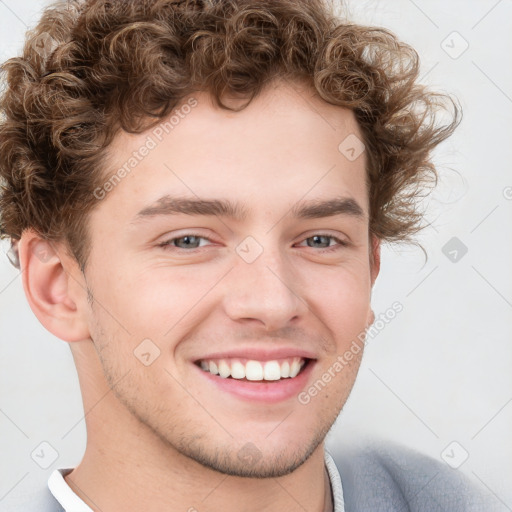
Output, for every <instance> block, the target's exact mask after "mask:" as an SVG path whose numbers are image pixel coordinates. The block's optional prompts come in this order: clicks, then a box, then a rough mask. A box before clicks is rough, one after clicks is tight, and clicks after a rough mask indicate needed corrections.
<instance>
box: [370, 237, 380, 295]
mask: <svg viewBox="0 0 512 512" xmlns="http://www.w3.org/2000/svg"><path fill="white" fill-rule="evenodd" d="M370 237H371V240H370V246H371V247H370V250H371V253H370V277H371V282H372V288H373V285H374V284H375V280H376V279H377V276H378V275H379V271H380V239H379V238H377V236H376V235H373V234H372V235H370Z"/></svg>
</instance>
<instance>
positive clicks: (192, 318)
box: [85, 84, 376, 477]
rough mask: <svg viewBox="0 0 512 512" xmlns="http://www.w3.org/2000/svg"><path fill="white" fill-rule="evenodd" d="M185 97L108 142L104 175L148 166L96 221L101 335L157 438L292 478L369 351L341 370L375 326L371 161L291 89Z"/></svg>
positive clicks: (100, 344)
mask: <svg viewBox="0 0 512 512" xmlns="http://www.w3.org/2000/svg"><path fill="white" fill-rule="evenodd" d="M186 103H187V102H184V104H186ZM188 105H189V106H190V108H188V107H183V108H181V109H179V108H178V114H179V115H177V116H175V117H174V119H171V118H169V119H168V120H167V121H169V123H168V124H167V125H165V127H164V128H163V127H162V126H163V125H161V126H160V127H156V128H151V129H150V130H148V131H147V132H145V133H142V134H138V135H133V134H127V133H124V132H123V133H121V134H119V135H118V136H117V138H116V139H115V141H114V143H113V145H112V146H111V147H110V153H109V155H110V156H109V159H108V172H106V177H107V178H109V177H111V176H112V174H114V173H115V172H116V171H117V170H118V169H120V168H123V165H125V164H126V163H127V162H130V160H129V159H130V158H136V160H137V162H136V163H135V160H132V161H131V164H130V163H129V164H128V165H125V170H126V169H130V171H129V172H126V173H123V172H120V173H119V174H120V175H121V177H122V179H120V180H116V181H115V182H114V181H113V180H111V182H110V185H107V186H106V187H104V188H103V189H102V191H97V195H98V197H100V198H101V199H99V200H98V205H97V207H96V208H95V210H94V211H93V213H92V214H91V216H90V223H89V229H90V232H91V239H92V250H91V253H90V258H89V260H88V265H87V268H86V273H85V276H86V279H87V287H88V291H89V296H90V298H91V299H93V300H91V304H90V310H89V311H88V312H87V322H88V325H89V330H90V336H91V339H92V341H93V343H94V346H95V349H96V351H97V353H98V356H99V358H100V360H101V365H102V367H103V371H104V374H105V377H106V379H107V381H108V382H109V385H110V386H111V387H112V389H113V392H114V395H115V397H116V399H117V400H118V401H119V403H120V404H121V405H122V407H123V408H126V409H127V410H128V411H129V412H130V414H132V415H133V416H134V417H135V418H137V420H139V421H140V422H141V424H142V425H144V428H147V429H148V430H149V431H150V432H151V433H153V434H154V435H155V438H158V439H159V442H162V441H163V442H164V443H165V445H166V446H167V447H168V448H169V449H171V450H176V451H178V452H179V453H181V454H182V455H185V456H186V457H189V458H190V459H193V460H195V461H196V462H199V463H201V464H202V465H204V466H207V467H210V468H213V469H215V470H217V471H221V472H223V473H227V474H231V475H238V476H259V477H262V476H279V475H284V474H287V473H289V472H291V471H293V470H294V469H295V468H297V467H298V466H299V465H300V464H302V463H303V462H304V461H305V460H306V459H307V458H308V457H309V456H310V455H311V454H312V453H313V452H314V450H315V449H316V448H317V447H319V445H320V444H321V443H322V441H323V439H324V437H325V435H326V433H327V431H328V430H329V428H330V427H331V426H332V424H333V422H334V421H335V419H336V417H337V415H338V413H339V412H340V410H341V408H342V407H343V405H344V403H345V401H346V399H347V397H348V395H349V393H350V390H351V388H352V385H353V383H354V380H355V377H356V374H357V370H358V368H359V364H360V359H361V355H362V352H363V351H362V350H361V348H360V345H361V343H360V342H359V350H358V351H357V353H356V351H355V350H352V352H353V357H352V358H351V359H350V360H349V361H346V360H345V362H344V363H343V364H342V365H341V366H342V368H341V369H340V368H339V366H336V365H335V363H336V361H338V362H339V361H340V358H339V357H340V356H343V354H344V353H345V352H346V351H347V350H350V348H351V347H354V342H357V341H358V336H359V339H360V336H361V333H362V332H364V329H365V327H366V326H367V325H368V324H369V323H370V322H371V321H372V312H371V309H370V293H371V287H372V284H373V280H374V279H375V277H376V274H375V269H373V271H372V266H371V264H370V252H371V247H370V244H369V238H368V195H367V190H366V185H365V156H364V153H363V154H362V155H361V156H360V157H358V158H356V159H353V158H347V157H346V156H345V154H346V152H345V154H344V153H342V152H341V151H340V150H339V148H338V147H339V145H340V143H342V142H343V141H344V140H345V139H346V137H348V136H351V137H354V136H359V130H358V127H357V123H356V121H355V119H354V117H353V114H352V113H351V112H350V111H348V110H345V109H343V108H341V107H337V106H333V105H329V104H327V103H325V102H323V101H322V100H321V99H319V98H318V97H316V96H315V95H314V93H313V92H312V91H309V90H308V89H306V88H303V87H299V86H298V85H295V86H294V87H293V88H291V87H290V86H289V85H285V84H274V85H272V86H271V87H270V88H268V89H266V90H265V92H263V93H262V94H261V95H260V96H258V97H257V98H256V99H255V100H253V102H251V104H250V105H249V106H248V107H247V108H246V109H244V110H242V111H240V112H230V111H227V110H221V109H218V108H216V107H214V105H213V103H212V102H211V100H210V98H209V96H208V95H207V94H206V93H200V94H196V95H194V96H193V98H189V101H188ZM349 140H350V139H349ZM151 141H152V142H151ZM143 146H145V147H147V148H149V149H148V151H145V150H142V149H141V148H142V147H143ZM348 154H349V155H351V153H350V152H349V153H348ZM134 155H135V157H134ZM351 156H352V155H351ZM119 174H118V177H119ZM106 190H108V193H106V194H104V192H105V191H106ZM297 372H298V373H297ZM325 375H328V376H329V375H330V377H331V378H330V379H329V378H328V377H325ZM319 380H321V381H322V382H323V384H324V385H323V386H322V385H318V381H319ZM326 381H328V382H327V383H326ZM315 383H317V386H316V393H315V392H312V393H309V392H308V390H309V389H310V388H311V387H312V386H314V384H315ZM308 397H309V398H308ZM112 414H115V413H114V412H113V413H112ZM106 421H115V418H107V419H106ZM119 427H120V428H123V426H122V425H120V426H118V427H116V428H119Z"/></svg>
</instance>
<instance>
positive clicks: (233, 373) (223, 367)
mask: <svg viewBox="0 0 512 512" xmlns="http://www.w3.org/2000/svg"><path fill="white" fill-rule="evenodd" d="M310 361H311V359H308V358H304V357H289V358H285V359H275V360H271V361H257V360H254V359H200V360H198V361H196V362H195V364H196V365H197V366H199V368H201V370H203V371H204V372H206V373H211V374H212V375H217V376H219V377H222V378H225V379H237V380H245V381H252V382H262V381H279V380H283V379H293V378H295V377H296V376H297V375H299V374H300V373H302V371H303V370H304V369H305V368H306V366H307V365H308V364H309V362H310Z"/></svg>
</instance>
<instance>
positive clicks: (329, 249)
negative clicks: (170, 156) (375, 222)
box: [158, 232, 349, 253]
mask: <svg viewBox="0 0 512 512" xmlns="http://www.w3.org/2000/svg"><path fill="white" fill-rule="evenodd" d="M315 236H325V237H327V238H331V239H333V240H336V241H337V242H338V244H339V245H340V246H341V247H347V246H348V245H349V243H348V242H345V241H344V240H341V239H340V238H338V237H335V236H334V235H330V234H328V233H315V234H313V235H311V236H308V237H306V238H304V240H302V242H304V241H305V240H308V239H310V238H313V237H315ZM185 237H196V238H201V239H203V240H208V241H210V242H211V241H212V240H210V239H209V238H207V237H205V236H202V235H200V234H198V233H193V232H190V233H185V234H184V235H181V236H178V237H175V238H170V239H169V240H166V241H165V242H162V243H160V244H158V247H162V248H163V249H164V250H171V249H167V247H172V243H173V242H174V241H175V240H180V239H181V238H185ZM172 249H176V250H178V251H184V252H190V253H193V252H195V251H197V250H199V249H200V247H196V248H194V249H182V248H181V247H172ZM311 249H314V247H311ZM339 249H340V247H338V246H336V245H334V246H332V247H326V248H323V249H319V252H322V253H326V252H333V251H337V250H339Z"/></svg>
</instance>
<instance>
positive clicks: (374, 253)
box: [367, 234, 380, 326]
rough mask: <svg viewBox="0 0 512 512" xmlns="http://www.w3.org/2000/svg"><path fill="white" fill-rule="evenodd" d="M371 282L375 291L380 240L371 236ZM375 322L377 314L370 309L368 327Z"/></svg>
mask: <svg viewBox="0 0 512 512" xmlns="http://www.w3.org/2000/svg"><path fill="white" fill-rule="evenodd" d="M369 245H370V280H371V288H372V289H373V285H374V284H375V280H376V279H377V276H378V275H379V271H380V239H379V238H378V237H377V236H375V235H373V234H370V244H369ZM373 322H375V313H374V312H373V309H371V308H370V311H369V313H368V319H367V326H370V325H371V324H373Z"/></svg>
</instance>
